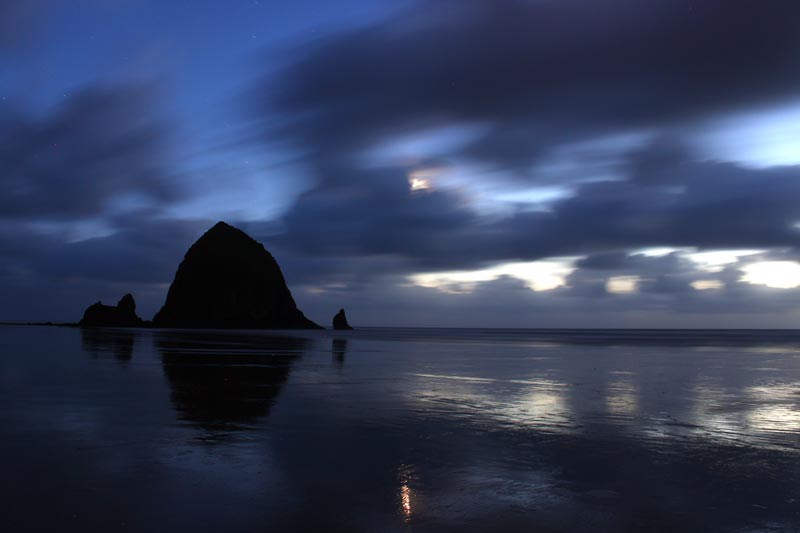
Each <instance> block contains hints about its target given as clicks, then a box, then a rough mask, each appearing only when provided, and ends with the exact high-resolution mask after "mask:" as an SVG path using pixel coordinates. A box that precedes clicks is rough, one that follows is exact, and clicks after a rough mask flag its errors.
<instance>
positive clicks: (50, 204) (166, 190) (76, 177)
mask: <svg viewBox="0 0 800 533" xmlns="http://www.w3.org/2000/svg"><path fill="white" fill-rule="evenodd" d="M154 107H155V102H154V95H153V93H152V89H151V88H149V87H145V86H110V87H89V88H86V89H84V90H82V91H80V92H79V93H77V94H76V95H74V96H72V97H70V98H69V99H68V100H67V101H65V102H64V103H63V104H62V105H61V106H59V107H58V108H57V109H56V110H54V111H53V112H52V113H50V114H48V115H45V116H44V117H38V116H28V115H25V114H22V113H20V112H15V113H6V114H4V115H0V169H2V171H0V189H1V190H2V191H3V194H2V195H0V218H5V219H20V218H21V219H36V220H74V219H80V218H87V217H93V216H100V215H105V214H108V213H110V212H111V211H113V210H114V209H119V208H125V207H131V206H137V207H141V206H142V205H151V206H152V205H161V204H165V203H168V202H170V201H172V200H175V199H176V197H177V191H176V189H175V188H174V185H173V183H172V181H171V180H170V177H169V176H168V174H167V169H166V166H167V163H168V162H167V159H168V155H167V146H166V145H167V142H168V140H167V138H166V137H167V134H166V130H165V128H164V126H163V125H162V124H160V123H159V121H158V120H157V119H155V118H154V111H155V110H154Z"/></svg>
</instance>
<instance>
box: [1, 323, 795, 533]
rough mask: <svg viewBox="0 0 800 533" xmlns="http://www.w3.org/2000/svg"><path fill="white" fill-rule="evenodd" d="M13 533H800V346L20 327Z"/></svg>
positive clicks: (504, 334) (668, 339)
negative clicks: (461, 532)
mask: <svg viewBox="0 0 800 533" xmlns="http://www.w3.org/2000/svg"><path fill="white" fill-rule="evenodd" d="M0 490H1V491H2V500H1V501H2V507H0V509H2V515H0V527H2V529H3V530H4V531H9V532H17V531H47V532H50V531H148V532H149V531H193V532H199V531H208V532H223V531H320V532H327V531H569V532H573V531H578V532H580V531H704V532H709V531H742V532H744V531H798V530H800V332H796V331H685V330H684V331H664V330H652V331H643V330H627V331H626V330H572V331H569V330H451V329H448V330H444V329H363V330H358V331H354V332H345V333H342V334H339V333H337V332H332V331H323V332H317V331H315V332H253V331H236V332H230V331H227V332H225V331H220V332H212V331H204V332H191V331H163V330H141V331H132V330H114V329H106V330H104V329H97V330H84V331H82V330H80V329H75V328H58V327H0Z"/></svg>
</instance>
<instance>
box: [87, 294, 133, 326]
mask: <svg viewBox="0 0 800 533" xmlns="http://www.w3.org/2000/svg"><path fill="white" fill-rule="evenodd" d="M80 325H81V326H84V327H94V326H97V327H101V326H102V327H134V326H142V325H144V321H143V320H142V319H141V318H139V317H138V316H136V301H135V300H134V299H133V296H131V295H130V294H126V295H125V296H123V297H122V299H120V301H119V302H117V305H116V307H114V306H111V305H103V304H102V303H101V302H97V303H96V304H92V305H90V306H89V307H87V308H86V311H84V313H83V318H82V319H81V321H80Z"/></svg>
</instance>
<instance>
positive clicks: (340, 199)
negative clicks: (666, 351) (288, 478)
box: [0, 0, 800, 328]
mask: <svg viewBox="0 0 800 533" xmlns="http://www.w3.org/2000/svg"><path fill="white" fill-rule="evenodd" d="M0 187H1V189H0V190H2V193H0V219H2V220H1V221H2V224H0V320H55V321H73V320H77V319H79V318H80V316H81V314H82V312H83V310H84V308H85V307H86V306H87V305H89V304H90V303H93V302H95V301H97V300H98V299H102V300H103V301H104V303H110V304H113V303H115V302H116V301H117V300H118V299H119V297H120V296H121V295H122V294H124V293H126V292H132V293H133V294H134V296H135V297H136V299H137V302H138V304H139V307H138V310H139V314H140V315H142V316H143V317H144V318H146V319H149V318H152V316H153V314H154V313H155V312H156V311H157V310H158V308H159V307H160V305H161V304H162V303H163V301H164V298H165V296H166V290H167V288H168V286H169V283H170V282H171V281H172V277H173V275H174V273H175V270H176V268H177V265H178V263H179V262H180V260H181V258H182V256H183V253H184V252H185V251H186V249H187V248H188V247H189V246H190V245H191V244H192V242H194V241H195V240H196V239H197V238H198V237H199V236H200V235H201V234H202V233H203V232H204V231H205V230H206V229H208V228H209V227H210V226H212V225H213V224H214V223H215V222H216V221H218V220H225V221H227V222H229V223H231V224H233V225H236V226H238V227H240V228H242V229H243V230H245V231H247V232H248V233H249V234H250V235H252V236H253V237H254V238H256V239H258V240H259V241H261V242H262V243H263V244H264V245H265V246H266V247H267V249H268V250H270V252H272V254H273V255H274V256H275V257H276V259H277V260H278V262H279V263H280V265H281V267H282V268H283V271H284V274H285V276H286V278H287V281H288V283H289V286H290V288H291V289H292V292H293V294H294V296H295V299H296V300H297V302H298V305H299V306H300V308H301V309H303V311H304V312H305V313H306V315H307V316H309V318H311V319H313V320H315V321H317V322H320V323H323V324H329V321H330V318H331V317H332V316H333V314H334V313H335V312H336V311H337V310H338V309H339V307H345V308H346V309H347V313H348V317H349V318H350V322H351V323H353V324H354V325H355V326H359V325H376V326H377V325H385V326H393V325H396V326H465V327H474V326H486V327H745V328H746V327H754V328H757V327H790V328H794V327H800V262H798V260H799V259H800V2H798V1H797V0H693V1H691V0H647V1H643V0H527V1H525V0H425V1H419V2H414V1H401V0H391V1H389V0H383V1H381V0H372V1H369V0H339V1H336V2H333V1H330V0H292V1H291V2H278V1H268V0H260V1H253V0H250V1H244V0H242V1H239V0H227V1H224V2H223V1H211V0H192V1H188V0H187V1H179V0H169V1H165V0H152V1H151V0H62V1H58V0H25V1H21V0H0Z"/></svg>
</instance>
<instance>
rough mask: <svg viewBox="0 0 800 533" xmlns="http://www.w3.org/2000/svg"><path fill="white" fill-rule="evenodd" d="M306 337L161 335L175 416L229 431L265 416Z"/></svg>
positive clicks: (159, 343)
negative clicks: (176, 412) (177, 414)
mask: <svg viewBox="0 0 800 533" xmlns="http://www.w3.org/2000/svg"><path fill="white" fill-rule="evenodd" d="M308 342H309V341H308V340H307V339H300V338H293V337H277V336H256V335H253V336H237V335H228V334H212V333H197V332H192V333H162V334H159V335H158V336H157V337H156V339H155V345H156V347H157V348H158V350H159V351H160V352H161V361H162V364H163V367H164V374H165V375H166V377H167V379H168V380H169V383H170V386H171V387H172V402H173V406H174V407H175V410H176V411H178V413H179V418H180V419H182V420H186V421H189V422H192V423H194V424H197V425H199V426H202V427H205V428H208V429H235V428H236V427H237V426H240V425H247V424H252V423H254V422H256V421H257V420H258V419H259V418H262V417H264V416H266V415H267V414H269V409H270V407H271V406H272V404H273V402H274V401H275V398H276V397H277V395H278V393H279V392H280V388H281V386H282V385H283V384H284V383H285V382H286V379H287V378H288V377H289V372H290V370H291V365H292V362H293V361H294V360H295V359H296V358H297V357H299V356H300V355H301V354H302V353H303V351H304V350H305V349H306V348H307V346H308Z"/></svg>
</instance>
